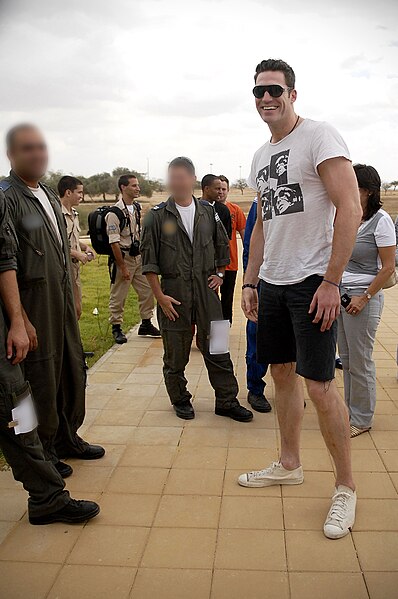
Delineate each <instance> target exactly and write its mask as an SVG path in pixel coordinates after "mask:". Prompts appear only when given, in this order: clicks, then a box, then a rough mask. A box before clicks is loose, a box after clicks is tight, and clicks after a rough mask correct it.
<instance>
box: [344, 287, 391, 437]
mask: <svg viewBox="0 0 398 599" xmlns="http://www.w3.org/2000/svg"><path fill="white" fill-rule="evenodd" d="M341 292H342V294H343V293H347V290H346V289H344V288H343V289H342V290H341ZM362 292H363V291H362V290H358V291H355V292H354V291H352V290H350V292H348V295H350V296H351V295H361V294H362ZM383 305H384V294H383V291H379V292H378V293H376V295H374V296H373V297H372V299H371V300H370V301H369V302H368V303H367V305H366V306H365V308H364V309H363V310H362V311H361V312H360V313H359V314H358V315H357V316H351V314H347V312H346V311H345V310H344V308H342V310H341V314H340V316H339V318H338V336H337V339H338V346H339V353H340V357H341V361H342V363H343V374H344V397H345V401H346V404H347V406H348V410H349V413H350V424H352V425H353V426H357V427H358V428H367V427H369V426H372V421H373V416H374V411H375V407H376V366H375V363H374V361H373V346H374V342H375V338H376V331H377V327H378V326H379V322H380V318H381V313H382V311H383Z"/></svg>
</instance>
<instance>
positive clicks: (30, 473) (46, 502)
mask: <svg viewBox="0 0 398 599" xmlns="http://www.w3.org/2000/svg"><path fill="white" fill-rule="evenodd" d="M16 252H17V239H16V235H15V231H14V228H13V226H12V223H11V221H10V220H9V217H8V213H7V205H6V200H5V197H4V194H3V192H2V191H1V190H0V448H1V450H2V452H3V454H4V456H5V458H6V459H7V461H8V463H9V465H10V466H11V469H12V472H13V475H14V478H15V480H19V481H21V482H22V484H23V486H24V488H25V489H26V491H28V493H29V500H28V511H29V521H30V522H31V524H50V523H52V522H68V523H76V522H84V521H85V520H89V519H90V518H93V517H94V516H96V515H97V514H98V512H99V506H98V505H97V504H96V503H94V502H93V501H81V500H80V501H79V500H77V501H76V500H75V499H72V498H71V497H70V496H69V493H68V492H67V491H65V489H64V487H65V483H64V481H63V480H62V478H61V476H60V474H59V473H58V472H57V470H56V469H55V468H54V465H53V464H52V463H51V462H50V461H48V460H46V459H45V458H44V453H43V447H42V445H41V443H40V440H39V437H38V434H37V429H36V427H35V426H34V420H33V422H32V423H31V425H30V426H27V424H26V422H21V421H19V420H17V419H16V418H14V416H16V415H15V412H14V414H13V410H14V409H15V408H17V409H18V407H19V406H20V404H21V403H22V402H25V404H26V402H27V403H28V405H29V406H31V411H32V413H33V411H34V409H33V405H32V402H31V396H30V387H29V383H27V382H25V380H24V378H23V375H22V372H21V368H20V366H19V365H20V363H21V362H22V360H23V359H24V358H25V357H26V354H27V352H28V349H29V338H28V335H27V333H26V329H25V324H24V320H23V316H22V308H21V302H20V298H19V292H18V284H17V277H16V269H17V259H16ZM18 418H20V416H18ZM21 428H23V430H24V432H22V430H21ZM28 429H30V430H28Z"/></svg>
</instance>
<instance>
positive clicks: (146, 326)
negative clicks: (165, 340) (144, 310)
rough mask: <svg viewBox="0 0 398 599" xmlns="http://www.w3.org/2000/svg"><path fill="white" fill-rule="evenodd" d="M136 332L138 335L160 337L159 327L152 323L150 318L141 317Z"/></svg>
mask: <svg viewBox="0 0 398 599" xmlns="http://www.w3.org/2000/svg"><path fill="white" fill-rule="evenodd" d="M138 334H139V336H140V337H161V334H160V331H159V329H157V328H156V327H155V326H154V325H153V324H152V322H151V319H150V318H143V319H142V323H141V324H140V328H139V329H138Z"/></svg>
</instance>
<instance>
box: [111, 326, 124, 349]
mask: <svg viewBox="0 0 398 599" xmlns="http://www.w3.org/2000/svg"><path fill="white" fill-rule="evenodd" d="M112 335H113V338H114V339H115V342H116V343H117V344H118V345H123V343H127V337H126V335H125V334H124V333H123V331H122V327H121V326H120V324H113V325H112Z"/></svg>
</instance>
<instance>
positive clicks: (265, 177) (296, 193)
mask: <svg viewBox="0 0 398 599" xmlns="http://www.w3.org/2000/svg"><path fill="white" fill-rule="evenodd" d="M289 152H290V150H283V152H279V153H278V154H273V155H272V156H271V160H270V163H269V165H267V166H265V167H264V168H262V169H261V170H259V171H258V173H257V176H256V181H257V189H258V191H259V193H260V198H261V205H262V214H263V220H271V219H272V218H274V217H275V216H282V215H284V214H293V213H295V212H304V198H303V193H302V191H301V187H300V184H299V183H288V168H289Z"/></svg>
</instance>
